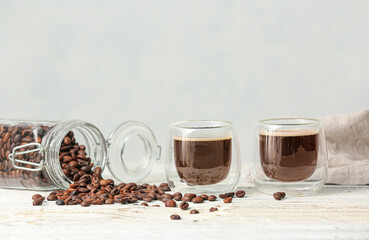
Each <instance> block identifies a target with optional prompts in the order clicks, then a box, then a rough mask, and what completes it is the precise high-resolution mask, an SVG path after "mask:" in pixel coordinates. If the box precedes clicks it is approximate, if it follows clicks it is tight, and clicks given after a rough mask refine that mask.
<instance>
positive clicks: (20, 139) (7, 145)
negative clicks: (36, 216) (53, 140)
mask: <svg viewBox="0 0 369 240" xmlns="http://www.w3.org/2000/svg"><path fill="white" fill-rule="evenodd" d="M49 129H50V127H48V126H33V125H26V124H24V125H19V126H13V125H7V124H2V125H0V184H1V185H2V186H11V187H25V188H28V187H31V188H32V187H40V188H42V187H47V186H49V185H52V183H50V182H49V180H48V179H47V178H46V177H45V176H44V175H43V173H42V172H41V171H26V170H19V169H16V168H14V167H13V164H12V162H11V161H10V159H9V157H8V156H9V154H10V153H12V151H13V149H14V148H15V147H18V146H22V145H25V144H29V143H41V141H42V138H43V137H44V136H45V134H46V132H47V131H48V130H49ZM35 148H36V146H28V147H23V148H21V149H20V151H27V150H32V149H35ZM17 159H20V160H24V161H28V162H32V163H40V162H41V160H42V157H41V155H40V154H39V153H38V152H31V153H26V154H22V155H18V156H17ZM17 165H19V166H21V167H27V168H35V166H33V165H30V164H21V163H17Z"/></svg>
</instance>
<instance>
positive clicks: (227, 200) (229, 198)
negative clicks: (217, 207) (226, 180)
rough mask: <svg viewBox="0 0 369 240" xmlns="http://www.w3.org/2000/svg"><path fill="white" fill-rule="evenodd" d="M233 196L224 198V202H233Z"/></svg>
mask: <svg viewBox="0 0 369 240" xmlns="http://www.w3.org/2000/svg"><path fill="white" fill-rule="evenodd" d="M232 199H233V198H232V197H227V198H225V199H224V200H223V202H224V203H231V202H232Z"/></svg>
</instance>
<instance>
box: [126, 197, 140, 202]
mask: <svg viewBox="0 0 369 240" xmlns="http://www.w3.org/2000/svg"><path fill="white" fill-rule="evenodd" d="M137 201H138V199H137V198H136V197H130V198H128V202H129V203H136V202H137Z"/></svg>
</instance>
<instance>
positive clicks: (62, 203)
mask: <svg viewBox="0 0 369 240" xmlns="http://www.w3.org/2000/svg"><path fill="white" fill-rule="evenodd" d="M55 204H56V205H60V206H61V205H64V204H65V202H64V200H61V199H59V200H56V202H55Z"/></svg>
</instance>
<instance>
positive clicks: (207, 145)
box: [173, 137, 232, 185]
mask: <svg viewBox="0 0 369 240" xmlns="http://www.w3.org/2000/svg"><path fill="white" fill-rule="evenodd" d="M173 148H174V149H173V150H174V160H175V165H176V169H177V173H178V175H179V177H180V178H181V179H182V180H183V181H185V182H186V183H187V184H190V185H209V184H215V183H219V182H221V181H223V180H224V179H225V178H226V177H227V176H228V173H229V170H230V167H231V160H232V138H231V137H225V138H181V137H175V138H174V144H173Z"/></svg>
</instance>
